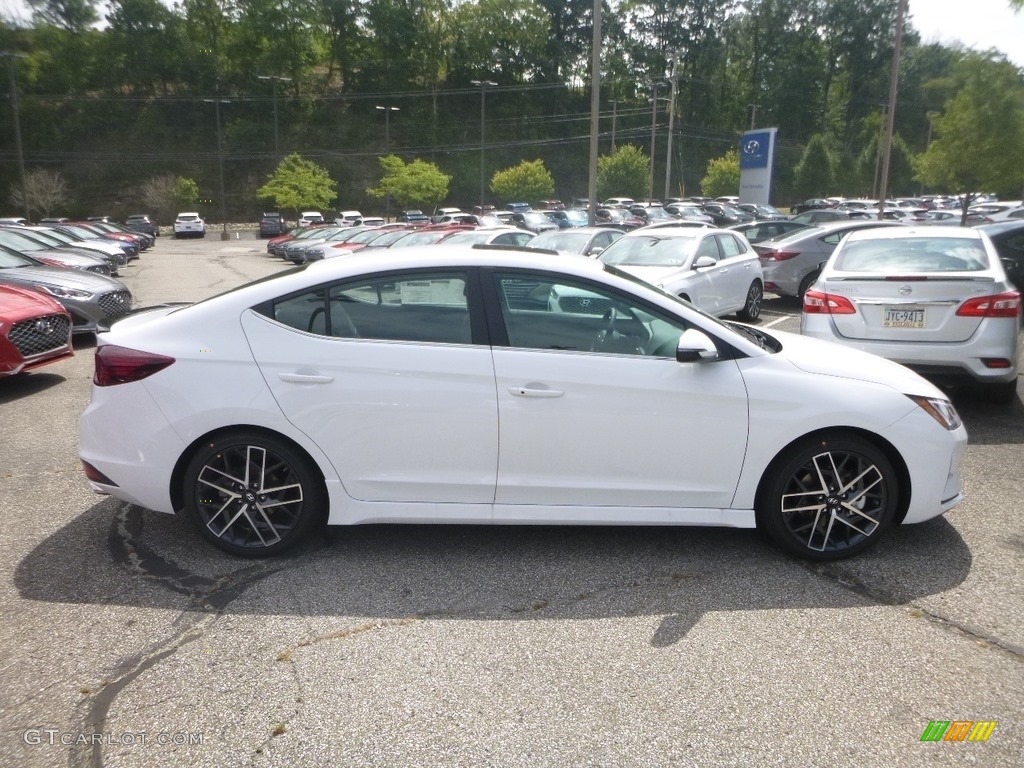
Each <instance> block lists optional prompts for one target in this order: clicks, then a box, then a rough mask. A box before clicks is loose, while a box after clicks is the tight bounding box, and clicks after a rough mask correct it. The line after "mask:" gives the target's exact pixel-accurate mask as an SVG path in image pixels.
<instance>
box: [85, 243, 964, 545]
mask: <svg viewBox="0 0 1024 768" xmlns="http://www.w3.org/2000/svg"><path fill="white" fill-rule="evenodd" d="M569 294H571V295H574V296H577V297H580V300H579V301H577V302H574V303H573V304H572V305H562V306H558V307H554V306H552V302H551V301H550V297H551V296H552V295H569ZM80 427H81V446H80V453H81V458H82V461H83V463H84V466H85V471H86V475H87V476H88V479H89V481H90V483H91V485H92V487H93V489H94V490H96V491H97V492H99V493H105V494H111V495H113V496H115V497H117V498H119V499H122V500H124V501H127V502H130V503H133V504H137V505H140V506H142V507H147V508H149V509H152V510H156V511H160V512H167V513H173V512H179V511H181V512H184V513H185V514H187V515H188V516H189V517H190V518H191V519H192V521H194V523H195V524H196V526H197V528H198V531H199V532H200V533H201V535H202V536H204V537H205V538H206V539H208V540H209V541H210V542H211V543H213V544H214V545H215V546H217V547H219V548H221V549H222V550H225V551H227V552H230V553H233V554H236V555H242V556H250V557H253V556H266V555H272V554H276V553H279V552H281V551H283V550H285V549H287V548H288V547H291V546H292V545H294V544H296V543H297V542H299V541H301V540H302V539H303V538H304V537H305V536H307V535H308V534H310V532H311V531H312V530H313V529H314V528H315V527H317V526H319V525H321V524H322V523H323V522H327V523H329V524H333V525H350V524H356V523H401V522H415V523H471V524H496V523H505V524H542V525H563V524H596V525H713V526H732V527H737V528H753V527H755V526H759V527H762V528H763V529H764V530H766V531H767V532H768V533H769V534H770V535H771V536H772V537H773V538H774V539H775V540H776V541H777V542H778V544H779V545H780V546H782V547H783V548H785V549H786V550H788V551H790V552H792V553H795V554H797V555H800V556H803V557H807V558H812V559H826V560H827V559H836V558H840V557H845V556H848V555H852V554H855V553H857V552H860V551H862V550H864V549H866V548H867V547H869V546H870V545H872V544H873V543H874V542H875V541H877V540H878V539H879V538H880V537H881V536H882V534H883V533H884V532H885V530H886V529H887V528H888V527H889V526H891V525H894V524H899V523H918V522H921V521H923V520H928V519H930V518H933V517H935V516H937V515H940V514H942V513H944V512H946V511H947V510H949V509H951V508H953V507H954V506H956V505H957V504H958V503H959V502H960V501H961V483H960V473H959V465H960V459H961V455H962V453H963V451H964V449H965V446H966V442H967V434H966V431H965V429H964V427H963V426H962V424H961V422H960V419H959V417H958V415H957V413H956V410H955V409H954V408H953V406H952V405H951V404H950V402H949V400H948V399H947V398H946V397H945V395H943V393H942V392H941V391H940V390H938V389H937V388H935V387H934V386H933V385H931V384H929V383H928V382H927V381H925V380H924V379H922V378H920V377H919V376H918V375H917V374H915V373H912V372H911V371H909V370H907V369H906V368H903V367H902V366H899V365H897V364H895V363H890V362H888V361H886V360H883V359H881V358H876V357H873V356H869V355H867V354H865V353H859V352H856V351H851V350H849V349H846V348H843V347H840V346H838V345H834V344H830V343H827V342H822V341H818V340H815V339H807V338H803V337H800V336H796V335H790V334H785V333H780V332H775V331H772V332H767V331H762V330H758V329H755V328H751V327H747V326H743V325H738V324H725V323H722V322H720V321H718V320H716V319H715V318H713V317H711V316H709V315H706V314H704V313H703V312H701V311H699V310H698V309H696V308H695V307H693V306H692V305H690V304H689V303H686V302H684V301H681V300H679V299H678V298H676V297H674V296H672V295H670V294H667V293H665V292H664V291H660V290H658V289H656V288H654V287H653V286H651V285H649V284H647V283H644V282H642V281H640V280H638V279H636V278H634V277H631V276H630V275H628V274H626V273H624V272H622V271H620V270H618V269H615V268H613V267H609V266H607V265H605V264H603V263H601V262H599V261H595V260H589V259H555V260H553V259H552V258H551V257H550V255H547V254H531V253H526V252H522V251H511V250H500V249H499V250H495V249H481V248H475V247H469V246H444V245H440V246H429V247H410V248H403V249H388V250H385V251H380V250H378V251H375V252H373V253H370V254H365V255H364V254H362V253H358V252H357V253H355V254H352V255H351V256H347V257H346V258H344V259H330V260H327V261H320V262H315V263H313V264H309V265H306V266H303V267H298V268H295V269H292V270H289V271H286V272H283V273H281V274H279V275H277V276H275V277H273V278H269V279H263V280H260V281H257V282H254V283H250V284H248V285H246V286H243V287H241V288H237V289H235V290H233V291H231V292H228V293H225V294H222V295H220V296H216V297H214V298H211V299H208V300H206V301H203V302H200V303H197V304H193V305H190V306H186V307H167V306H165V307H161V308H154V309H152V310H150V311H144V312H139V313H137V314H134V315H132V316H130V317H127V318H125V319H123V320H121V321H119V322H118V323H116V324H115V325H114V327H113V328H112V329H111V330H110V331H109V332H107V333H104V334H101V335H100V336H99V338H98V341H97V352H96V364H95V379H94V387H93V391H92V400H91V402H90V404H89V406H88V408H87V409H86V410H85V412H84V413H83V415H82V417H81V424H80Z"/></svg>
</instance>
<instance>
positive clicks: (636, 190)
mask: <svg viewBox="0 0 1024 768" xmlns="http://www.w3.org/2000/svg"><path fill="white" fill-rule="evenodd" d="M650 164H651V158H650V156H649V155H648V154H647V153H646V152H644V151H643V150H642V149H639V148H637V147H635V146H633V145H632V144H625V145H623V146H621V147H619V148H618V149H616V150H615V151H614V152H612V153H611V154H610V155H602V156H601V157H599V158H598V159H597V198H598V199H599V200H605V199H607V198H609V197H634V198H638V199H639V198H645V197H647V187H648V183H649V181H650Z"/></svg>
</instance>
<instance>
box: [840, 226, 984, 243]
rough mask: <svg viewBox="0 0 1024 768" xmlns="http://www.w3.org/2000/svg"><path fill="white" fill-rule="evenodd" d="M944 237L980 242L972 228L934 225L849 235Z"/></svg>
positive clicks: (856, 237) (853, 237) (852, 237)
mask: <svg viewBox="0 0 1024 768" xmlns="http://www.w3.org/2000/svg"><path fill="white" fill-rule="evenodd" d="M925 236H927V237H930V238H936V237H944V238H948V239H950V240H953V239H958V240H965V239H967V240H981V239H982V233H981V232H979V231H978V230H976V229H974V228H972V227H944V226H936V225H934V224H931V225H930V224H922V225H920V226H914V225H911V226H907V225H904V226H901V227H897V228H895V229H893V228H892V227H884V228H883V227H880V228H878V229H874V228H872V229H860V230H857V231H855V232H851V233H850V237H849V239H850V240H851V241H852V240H892V239H893V238H899V239H909V238H915V237H925Z"/></svg>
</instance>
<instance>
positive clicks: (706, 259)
mask: <svg viewBox="0 0 1024 768" xmlns="http://www.w3.org/2000/svg"><path fill="white" fill-rule="evenodd" d="M717 263H718V262H717V261H715V260H714V259H713V258H711V257H710V256H698V257H697V260H696V261H694V262H693V268H694V269H703V268H704V267H713V266H715V264H717Z"/></svg>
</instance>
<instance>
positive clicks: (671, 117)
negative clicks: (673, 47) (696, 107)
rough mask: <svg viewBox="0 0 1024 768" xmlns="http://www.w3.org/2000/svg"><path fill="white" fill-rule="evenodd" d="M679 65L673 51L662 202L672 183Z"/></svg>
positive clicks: (676, 54) (666, 196) (677, 55)
mask: <svg viewBox="0 0 1024 768" xmlns="http://www.w3.org/2000/svg"><path fill="white" fill-rule="evenodd" d="M678 66H679V54H678V53H675V54H673V55H672V74H671V75H670V77H671V80H670V84H671V86H672V93H671V95H670V97H669V102H668V146H667V147H666V149H665V196H664V197H663V198H662V201H663V202H664V201H665V200H666V199H668V197H669V194H668V193H669V189H670V188H671V184H672V133H673V132H674V131H675V117H676V71H677V68H678Z"/></svg>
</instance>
